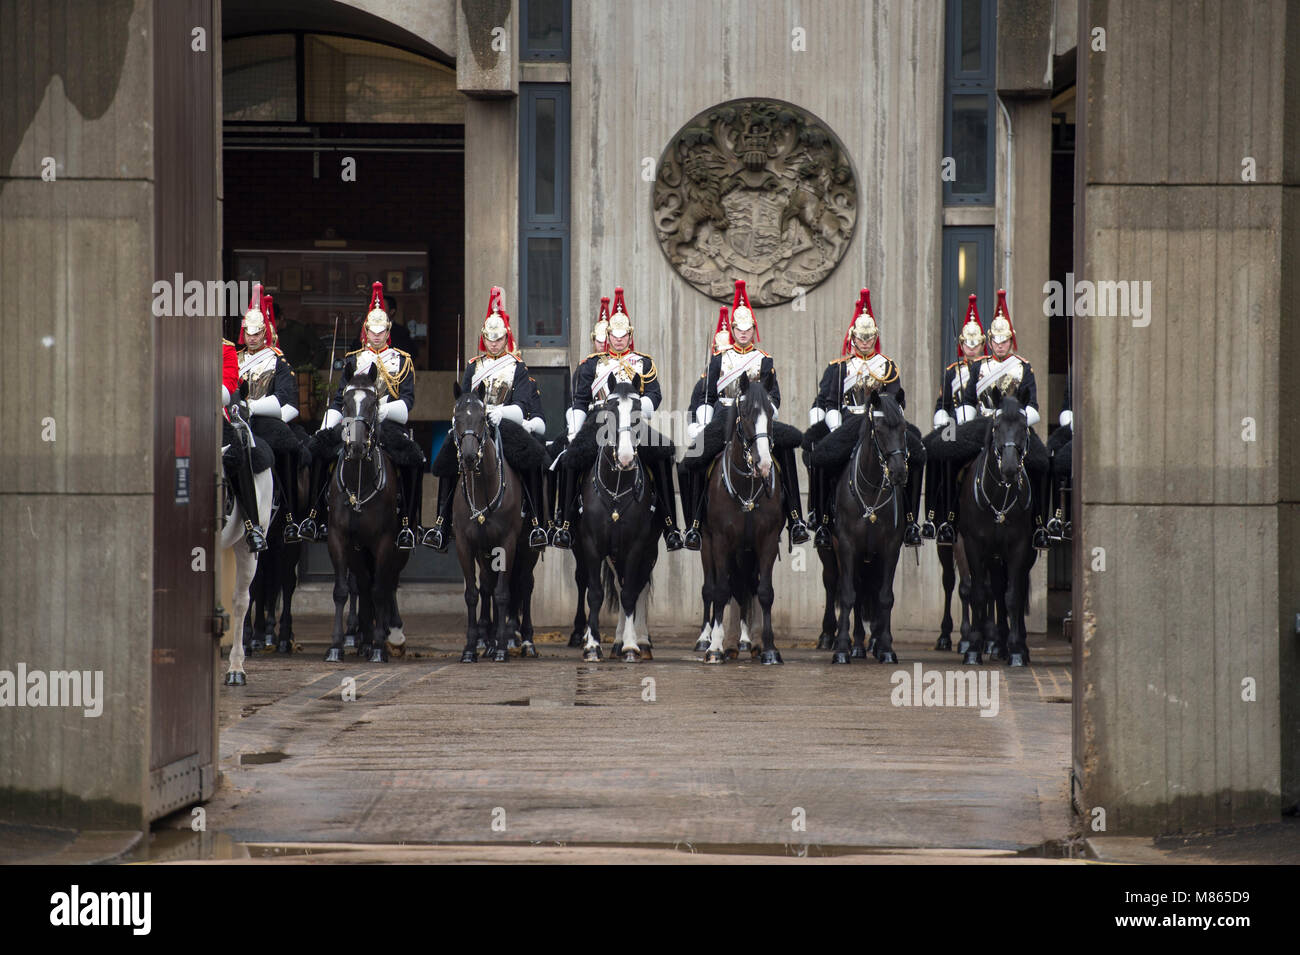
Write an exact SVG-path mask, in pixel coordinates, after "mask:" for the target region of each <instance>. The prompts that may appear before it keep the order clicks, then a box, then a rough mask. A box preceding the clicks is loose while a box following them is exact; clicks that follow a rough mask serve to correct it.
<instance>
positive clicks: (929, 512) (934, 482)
mask: <svg viewBox="0 0 1300 955" xmlns="http://www.w3.org/2000/svg"><path fill="white" fill-rule="evenodd" d="M938 472H939V464H938V462H936V461H926V462H925V521H924V522H922V524H921V538H922V539H923V540H928V541H932V540H934V539H935V537H936V536H937V534H938V531H937V529H936V528H935V526H934V510H935V502H936V501H937V500H938V497H939V488H938V483H939V474H938Z"/></svg>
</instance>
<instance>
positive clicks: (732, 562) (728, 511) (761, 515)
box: [700, 373, 785, 666]
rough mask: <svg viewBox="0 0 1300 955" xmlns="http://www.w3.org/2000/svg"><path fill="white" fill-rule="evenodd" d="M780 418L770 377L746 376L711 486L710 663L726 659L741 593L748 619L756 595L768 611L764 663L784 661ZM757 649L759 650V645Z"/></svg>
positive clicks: (706, 546) (705, 548) (707, 562)
mask: <svg viewBox="0 0 1300 955" xmlns="http://www.w3.org/2000/svg"><path fill="white" fill-rule="evenodd" d="M775 418H776V408H775V407H774V406H773V404H772V399H771V398H770V397H769V396H768V393H767V389H766V388H765V387H764V386H763V382H762V380H761V379H759V378H753V379H751V378H750V377H749V375H748V374H747V373H746V374H742V375H741V376H740V391H739V397H738V398H737V399H736V401H735V402H734V403H733V404H731V405H728V406H727V407H726V418H725V420H724V422H723V433H724V434H726V436H727V438H726V444H725V445H724V446H723V449H722V453H721V454H720V455H719V456H718V459H717V461H716V463H715V464H714V465H713V469H712V473H711V474H710V476H709V479H708V484H707V489H706V493H707V494H708V496H709V499H708V520H707V524H706V525H705V527H704V533H703V541H702V546H701V548H700V561H701V563H702V565H703V568H704V583H705V597H704V599H705V603H706V605H708V606H711V607H712V611H713V622H712V628H711V631H710V639H709V647H708V649H707V650H706V651H705V654H704V662H705V663H706V664H718V663H723V662H725V660H726V653H725V652H724V650H723V646H722V639H723V633H722V617H723V613H724V612H725V610H726V608H727V604H728V603H729V602H730V601H731V600H732V598H734V599H735V600H736V603H737V604H738V605H739V607H740V611H741V617H742V619H744V620H748V616H749V610H750V607H751V604H752V602H753V600H754V598H755V597H757V598H758V602H759V605H760V606H761V607H762V610H763V624H762V635H763V650H762V654H761V657H762V663H763V665H764V666H771V665H773V664H779V663H782V662H784V661H782V659H781V654H780V653H779V652H778V651H777V649H776V644H775V639H774V637H773V635H772V600H773V598H774V596H775V592H774V590H773V588H772V567H773V565H774V564H775V563H776V554H777V550H778V548H779V547H780V543H781V530H782V528H783V527H784V526H785V515H784V513H783V512H782V509H781V493H780V490H779V489H777V487H776V469H775V467H774V465H773V462H772V442H771V436H770V434H769V428H770V426H771V423H772V422H773V421H775ZM750 652H751V653H754V652H755V651H754V650H753V649H752V645H751V648H750Z"/></svg>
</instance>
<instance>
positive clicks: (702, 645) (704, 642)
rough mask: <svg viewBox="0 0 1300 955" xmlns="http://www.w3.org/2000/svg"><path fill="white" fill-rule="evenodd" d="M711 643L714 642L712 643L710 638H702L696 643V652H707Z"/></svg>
mask: <svg viewBox="0 0 1300 955" xmlns="http://www.w3.org/2000/svg"><path fill="white" fill-rule="evenodd" d="M711 642H712V641H710V640H709V638H708V637H700V639H698V640H696V641H695V652H696V653H703V652H704V651H705V650H707V649H709V645H710V643H711Z"/></svg>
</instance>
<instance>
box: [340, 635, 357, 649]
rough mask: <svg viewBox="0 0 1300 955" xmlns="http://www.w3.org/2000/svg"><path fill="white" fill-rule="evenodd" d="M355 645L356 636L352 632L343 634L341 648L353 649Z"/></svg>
mask: <svg viewBox="0 0 1300 955" xmlns="http://www.w3.org/2000/svg"><path fill="white" fill-rule="evenodd" d="M356 647H357V636H356V634H354V633H345V634H343V649H344V650H355V649H356Z"/></svg>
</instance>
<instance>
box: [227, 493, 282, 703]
mask: <svg viewBox="0 0 1300 955" xmlns="http://www.w3.org/2000/svg"><path fill="white" fill-rule="evenodd" d="M271 471H272V469H271V468H267V469H266V470H264V471H261V472H258V473H256V474H254V475H253V493H254V496H255V500H256V501H257V511H258V513H257V521H256V523H257V524H258V525H259V526H261V527H267V526H269V524H270V522H271V496H272V493H273V486H274V485H273V479H272V477H271ZM221 491H222V498H223V504H222V515H223V518H224V523H223V524H222V525H221V537H220V542H221V550H222V551H227V550H228V551H230V552H231V553H232V555H233V556H234V560H235V589H234V591H233V596H232V600H231V603H232V607H231V617H230V619H231V621H232V624H233V627H232V629H233V630H234V631H235V633H236V636H235V639H234V641H233V642H232V643H231V645H230V663H229V665H228V666H227V668H226V679H225V683H226V686H245V685H246V684H247V682H248V680H247V678H246V677H245V675H244V638H243V630H244V618H245V617H246V616H248V606H249V588H250V586H251V585H252V583H253V578H254V576H256V574H257V564H258V560H257V554H256V553H254V552H253V551H250V550H249V549H248V547H247V546H245V545H244V517H245V515H244V512H243V510H242V509H241V508H240V506H239V501H238V499H236V497H235V495H234V493H233V492H232V490H231V487H230V484H229V483H228V482H227V481H225V480H224V479H223V480H222V482H221Z"/></svg>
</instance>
